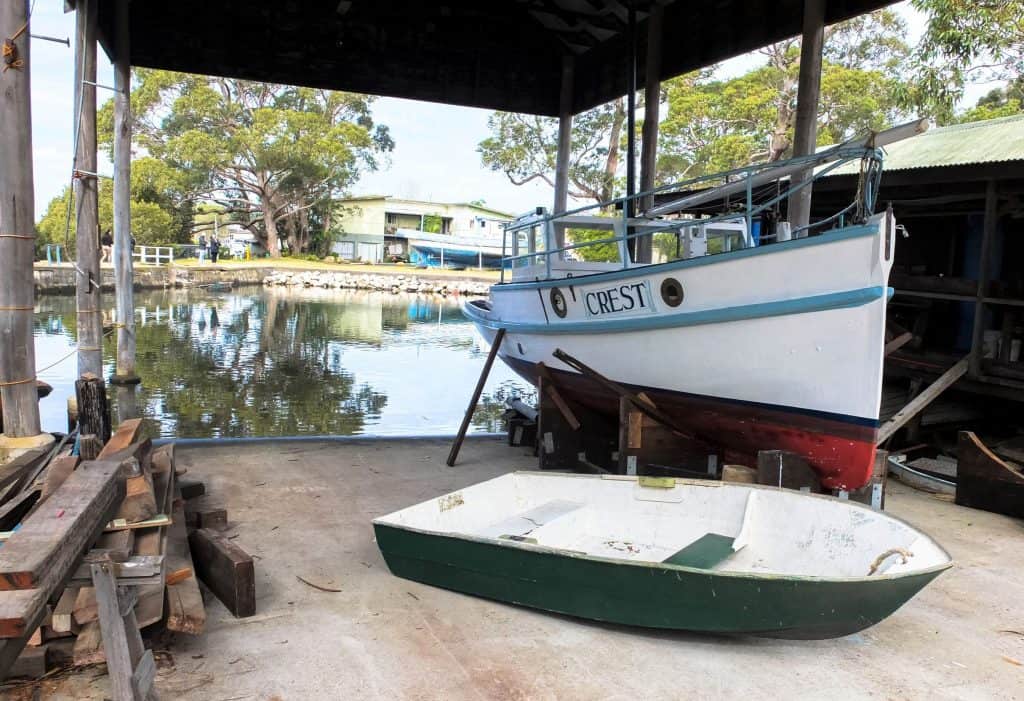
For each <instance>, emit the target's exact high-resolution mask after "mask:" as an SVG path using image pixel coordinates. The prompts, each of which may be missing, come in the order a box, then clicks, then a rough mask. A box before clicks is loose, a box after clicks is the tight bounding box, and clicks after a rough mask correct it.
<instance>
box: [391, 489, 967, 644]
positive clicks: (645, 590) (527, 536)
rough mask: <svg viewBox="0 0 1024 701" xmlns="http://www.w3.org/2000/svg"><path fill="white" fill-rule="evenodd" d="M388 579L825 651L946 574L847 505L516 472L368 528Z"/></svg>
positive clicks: (901, 532)
mask: <svg viewBox="0 0 1024 701" xmlns="http://www.w3.org/2000/svg"><path fill="white" fill-rule="evenodd" d="M373 524H374V530H375V532H376V536H377V543H378V545H379V547H380V549H381V553H382V554H383V555H384V559H385V560H386V561H387V563H388V567H390V568H391V571H392V572H393V573H394V574H396V575H398V576H399V577H404V578H406V579H412V580H415V581H419V582H424V583H426V584H432V585H435V586H439V587H444V588H446V589H453V590H456V591H461V592H465V593H467V594H474V595H477V596H483V597H487V598H490V599H496V600H499V601H505V602H508V603H513V604H520V605H523V606H530V607H533V608H538V609H543V610H546V611H553V612H557V613H562V614H567V615H570V616H579V617H581V618H590V619H594V620H598V621H606V622H610V623H619V624H626V625H636V626H647V627H652V628H670V629H680V630H692V631H706V632H714V633H745V634H753V635H763V636H771V637H786V638H805V639H821V638H832V637H838V636H842V635H847V634H850V633H854V632H857V631H859V630H862V629H864V628H867V627H869V626H871V625H874V624H875V623H878V622H879V621H881V620H882V619H884V618H886V617H887V616H889V615H890V614H891V613H893V612H894V611H895V610H896V609H898V608H899V607H900V606H902V605H903V604H904V603H906V602H907V601H908V600H909V599H910V598H911V597H913V596H914V594H916V593H917V592H918V591H920V590H921V589H922V588H923V587H924V586H925V585H926V584H928V582H930V581H931V580H932V579H934V578H935V577H936V576H938V575H939V574H940V573H941V572H942V571H943V570H944V569H946V568H947V567H949V566H950V565H951V560H950V557H949V555H948V554H947V553H946V552H945V551H944V550H943V549H942V548H941V547H940V546H939V545H938V544H937V543H936V542H935V541H933V540H932V539H931V538H930V537H928V536H927V535H925V534H924V533H921V532H920V531H918V530H916V529H915V528H913V527H911V526H910V525H908V524H906V523H904V522H902V521H900V520H899V519H896V518H893V517H891V516H888V515H886V514H884V513H881V512H878V511H874V510H872V509H870V508H867V507H864V506H861V505H859V504H855V503H850V502H847V501H839V500H836V499H832V498H830V497H823V496H818V495H810V494H804V493H800V492H793V491H789V490H781V489H774V488H770V487H761V486H755V485H745V484H744V485H740V484H726V483H721V482H708V481H700V480H683V479H672V478H644V477H640V478H637V477H625V476H608V475H604V476H595V475H566V474H557V473H539V472H516V473H510V474H507V475H504V476H502V477H498V478H495V479H492V480H488V481H487V482H483V483H481V484H477V485H474V486H472V487H468V488H466V489H462V490H460V491H457V492H452V493H451V494H446V495H445V496H442V497H439V498H437V499H431V500H429V501H425V502H423V503H421V504H417V505H415V506H411V507H409V508H406V509H402V510H401V511H396V512H395V513H393V514H389V515H387V516H382V517H380V518H377V519H375V520H374V522H373Z"/></svg>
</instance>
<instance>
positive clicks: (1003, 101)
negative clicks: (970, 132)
mask: <svg viewBox="0 0 1024 701" xmlns="http://www.w3.org/2000/svg"><path fill="white" fill-rule="evenodd" d="M1021 112H1024V76H1022V77H1018V78H1017V79H1016V80H1015V81H1013V82H1012V83H1009V84H1008V85H1007V86H1006V87H1002V88H994V89H992V90H990V91H989V92H988V93H987V94H986V95H983V96H982V97H981V98H980V99H979V100H978V102H977V104H976V105H975V106H974V107H972V108H970V109H969V110H967V111H966V112H964V113H963V114H961V115H958V116H957V117H956V121H957V122H961V123H963V122H977V121H981V120H982V119H995V118H996V117H1009V116H1012V115H1015V114H1020V113H1021Z"/></svg>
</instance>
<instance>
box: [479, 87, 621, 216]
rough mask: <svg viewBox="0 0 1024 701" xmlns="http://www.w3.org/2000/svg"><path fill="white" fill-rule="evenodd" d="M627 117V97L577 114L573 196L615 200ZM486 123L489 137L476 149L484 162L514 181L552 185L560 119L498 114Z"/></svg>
mask: <svg viewBox="0 0 1024 701" xmlns="http://www.w3.org/2000/svg"><path fill="white" fill-rule="evenodd" d="M625 117H626V111H625V105H624V102H623V100H615V101H614V102H610V103H608V104H606V105H601V106H599V107H595V108H594V109H592V110H588V111H587V112H584V113H583V114H579V115H576V116H575V117H573V123H572V142H571V148H570V156H569V195H570V196H571V197H574V198H577V199H586V200H592V201H594V202H606V201H608V200H610V199H612V197H613V196H614V186H615V176H616V172H617V170H618V165H619V153H620V151H621V148H620V146H621V144H620V142H621V140H622V138H623V134H622V125H623V123H624V121H625ZM487 126H488V128H489V129H490V131H491V135H490V136H489V137H487V138H486V139H484V140H483V141H481V142H480V144H479V146H478V147H477V151H478V152H479V153H480V159H481V161H482V162H483V164H484V165H485V166H487V167H488V168H490V169H491V170H493V171H497V172H503V173H505V175H506V176H507V177H508V179H509V180H510V181H512V183H513V184H515V185H523V184H525V183H528V182H531V181H534V180H542V181H544V182H546V183H548V184H549V185H551V186H552V187H554V175H555V156H556V154H557V151H558V120H557V119H554V118H552V117H539V116H536V115H527V114H515V113H511V112H495V113H494V114H492V115H491V116H490V118H489V119H488V120H487Z"/></svg>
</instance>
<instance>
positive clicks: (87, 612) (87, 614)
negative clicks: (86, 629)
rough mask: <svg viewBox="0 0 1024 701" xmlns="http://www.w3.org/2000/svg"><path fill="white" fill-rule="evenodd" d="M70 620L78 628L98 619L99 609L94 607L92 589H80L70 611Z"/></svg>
mask: <svg viewBox="0 0 1024 701" xmlns="http://www.w3.org/2000/svg"><path fill="white" fill-rule="evenodd" d="M71 615H72V618H73V619H74V621H75V623H76V624H78V625H79V626H84V625H85V624H86V623H92V622H93V621H95V620H98V618H99V607H98V606H97V605H96V590H95V589H93V588H92V587H82V588H81V589H79V590H78V596H77V597H75V605H74V608H73V609H72V614H71Z"/></svg>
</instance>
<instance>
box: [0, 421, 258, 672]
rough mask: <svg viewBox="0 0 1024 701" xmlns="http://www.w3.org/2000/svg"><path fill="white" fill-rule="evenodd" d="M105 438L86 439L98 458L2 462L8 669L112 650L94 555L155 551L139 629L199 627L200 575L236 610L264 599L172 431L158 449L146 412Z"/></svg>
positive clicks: (1, 568)
mask: <svg viewBox="0 0 1024 701" xmlns="http://www.w3.org/2000/svg"><path fill="white" fill-rule="evenodd" d="M89 435H90V436H95V435H97V434H96V433H90V434H89ZM97 442H98V441H97V440H95V439H92V438H90V440H89V441H87V442H86V443H82V442H80V443H79V445H80V446H85V445H89V449H90V450H92V451H94V452H95V459H93V460H83V459H82V458H81V457H80V456H77V455H72V454H71V452H70V450H68V451H65V452H63V453H57V454H56V455H49V454H47V455H43V454H42V453H40V454H32V455H29V456H27V457H24V458H23V459H20V460H19V461H16V462H14V463H11V464H8V465H6V466H3V467H0V490H3V489H6V490H7V491H6V493H4V494H3V495H2V496H0V543H2V545H0V679H3V678H4V677H5V676H13V675H22V676H40V675H42V674H43V673H45V672H46V671H47V669H46V668H47V664H48V662H49V663H50V664H51V666H52V665H53V663H54V662H58V663H59V662H70V663H72V664H74V665H76V666H77V665H88V664H94V663H98V662H103V661H105V660H106V654H105V650H104V636H103V635H102V634H101V632H102V630H101V623H100V618H101V615H102V614H101V610H102V604H99V605H98V603H97V596H96V592H95V590H94V588H93V586H91V585H92V580H91V578H90V575H89V571H90V570H89V566H88V564H83V558H84V557H86V556H87V560H86V563H87V562H91V561H95V559H96V558H101V559H103V560H104V561H109V562H111V563H113V565H114V567H115V569H116V568H117V567H119V565H117V563H124V562H125V561H127V560H129V559H130V560H132V562H153V563H157V564H155V565H154V567H156V568H157V569H155V570H154V572H156V575H154V576H153V577H152V578H150V579H146V580H145V583H143V584H134V585H133V586H132V587H131V589H132V590H133V592H134V601H135V603H134V613H135V616H134V620H135V622H136V624H137V627H138V628H139V629H146V628H149V627H152V626H155V625H157V624H162V625H163V626H164V627H165V628H166V629H167V630H170V631H174V632H178V633H186V634H189V635H198V634H200V633H202V632H203V629H204V627H205V623H206V611H205V606H204V603H203V595H202V592H201V590H200V586H199V577H202V578H203V579H204V581H205V582H206V583H207V585H208V586H209V588H210V590H211V591H212V592H214V593H215V594H216V595H217V596H218V597H219V598H221V599H222V600H223V601H224V603H225V605H226V606H227V607H228V608H229V609H230V610H231V611H232V612H233V613H235V614H236V615H239V616H245V615H252V614H253V613H254V611H255V592H254V576H253V564H252V558H251V557H249V556H248V555H246V554H245V553H244V552H242V551H241V550H240V549H239V548H238V547H237V546H235V545H234V543H233V542H232V541H230V540H228V539H226V538H225V537H224V536H223V535H221V534H220V533H219V532H218V531H219V530H220V529H223V528H225V527H226V526H227V512H226V510H225V509H223V508H222V507H220V506H219V505H217V504H216V503H215V502H213V501H212V500H211V499H210V498H209V497H206V496H203V493H204V492H205V489H204V487H203V485H202V483H199V482H195V481H189V480H181V481H180V483H179V480H178V476H179V471H178V470H177V468H176V465H175V459H174V445H173V443H172V444H167V445H163V446H160V447H159V448H155V449H154V447H153V445H152V442H151V441H150V440H149V439H148V438H146V437H145V436H144V435H143V422H142V420H140V419H132V420H128V421H124V422H122V423H121V425H120V426H118V428H117V430H116V431H114V432H113V433H112V434H111V435H110V437H109V440H107V441H106V442H105V443H103V444H102V445H97ZM181 473H182V474H183V473H184V470H182V471H181ZM184 494H187V495H188V496H189V497H192V499H191V500H186V498H185V497H184ZM190 528H192V529H194V530H192V532H191V534H190V532H189V531H190ZM190 542H191V543H192V545H191V547H190ZM193 550H195V551H196V552H198V553H199V555H198V556H197V557H195V558H194V555H193ZM197 575H198V576H197ZM138 581H142V580H138ZM133 630H134V628H133Z"/></svg>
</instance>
